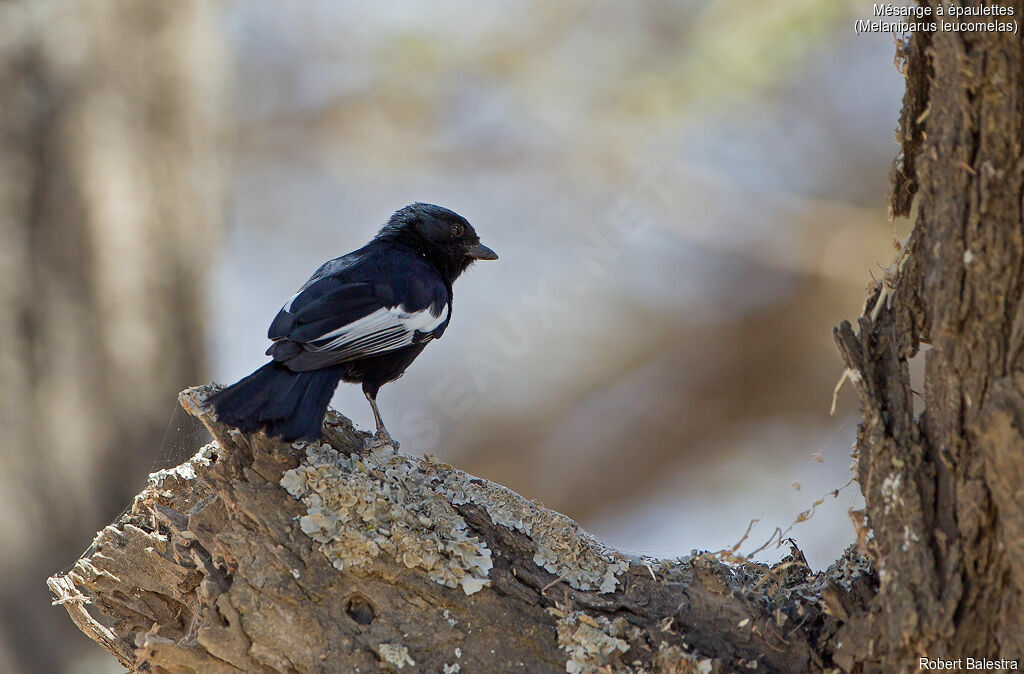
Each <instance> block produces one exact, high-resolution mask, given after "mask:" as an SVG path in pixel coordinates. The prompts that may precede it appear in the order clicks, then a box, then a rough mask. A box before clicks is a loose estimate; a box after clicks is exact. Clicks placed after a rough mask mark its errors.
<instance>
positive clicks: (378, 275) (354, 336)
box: [211, 203, 498, 441]
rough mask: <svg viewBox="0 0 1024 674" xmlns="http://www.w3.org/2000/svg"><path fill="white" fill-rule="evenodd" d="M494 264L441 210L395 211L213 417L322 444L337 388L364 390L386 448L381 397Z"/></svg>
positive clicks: (219, 397) (325, 282)
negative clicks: (477, 268)
mask: <svg viewBox="0 0 1024 674" xmlns="http://www.w3.org/2000/svg"><path fill="white" fill-rule="evenodd" d="M496 259H498V256H497V255H495V254H494V252H493V251H492V250H491V249H490V248H487V247H486V246H484V245H482V244H481V243H480V238H479V237H478V236H477V234H476V231H474V229H473V227H472V226H471V225H470V224H469V222H467V221H466V219H465V218H463V217H462V216H461V215H458V214H456V213H454V212H452V211H450V210H448V209H447V208H442V207H440V206H435V205H433V204H423V203H416V204H412V205H410V206H406V207H405V208H403V209H401V210H399V211H397V212H396V213H395V214H394V215H393V216H391V219H390V220H389V221H388V223H387V224H386V225H385V226H384V227H383V228H382V229H381V230H380V232H379V233H378V234H377V236H376V237H374V239H373V240H372V241H370V243H368V244H367V245H365V246H363V247H362V248H360V249H359V250H356V251H353V252H351V253H349V254H348V255H343V256H342V257H338V258H335V259H333V260H330V261H328V262H326V263H324V264H323V265H322V266H321V267H320V268H319V269H318V270H316V272H315V273H314V274H313V276H311V277H310V279H309V280H308V281H306V283H305V284H304V285H303V286H302V288H300V289H299V292H298V293H296V294H295V295H294V296H293V297H292V298H291V299H290V300H288V302H286V303H285V305H284V306H283V307H282V308H281V311H280V312H278V314H277V317H276V318H274V320H273V322H272V323H271V324H270V330H269V332H268V336H269V337H270V339H271V340H272V341H273V344H271V346H270V348H269V349H267V355H269V356H271V357H272V358H273V361H271V362H270V363H267V364H266V365H264V366H263V367H261V368H260V369H258V370H256V371H255V372H253V373H252V374H251V375H249V376H248V377H246V378H244V379H242V380H241V381H239V382H238V383H236V384H233V385H231V386H229V387H227V388H226V389H224V390H222V391H220V392H219V393H217V394H215V395H214V396H213V398H212V400H211V402H212V404H213V406H214V409H215V410H216V411H217V416H218V418H219V419H220V420H221V421H222V422H225V423H228V424H231V425H233V426H237V427H238V428H240V429H242V430H244V431H255V430H257V429H263V430H264V431H266V432H267V434H268V435H273V436H277V437H280V438H282V439H284V440H298V439H302V440H313V439H316V438H317V437H319V436H320V427H321V425H322V424H323V419H324V414H325V413H326V412H327V404H328V403H329V402H330V399H331V396H332V395H333V393H334V389H335V388H336V387H337V385H338V382H339V381H347V382H353V383H361V384H362V385H363V392H364V394H365V395H366V398H367V400H369V401H370V406H371V407H372V409H373V415H374V419H375V421H376V423H377V435H378V439H379V440H382V441H390V438H389V436H388V435H387V431H386V429H385V428H384V423H383V422H382V421H381V418H380V413H379V411H378V410H377V403H376V398H377V391H379V390H380V387H381V386H382V385H383V384H386V383H387V382H389V381H393V380H395V379H397V378H398V377H400V376H402V373H403V372H405V369H406V368H407V367H409V364H410V363H412V361H413V360H415V358H416V357H417V356H418V355H419V354H420V352H422V351H423V348H424V347H425V346H426V345H427V343H428V342H429V341H431V340H433V339H437V338H439V337H440V336H441V335H443V334H444V331H445V329H446V328H447V327H448V322H449V321H450V320H451V310H452V284H453V283H454V282H455V279H457V278H458V277H459V275H460V274H461V273H462V272H463V271H465V270H466V268H467V267H469V265H470V264H472V263H473V262H474V261H475V260H496Z"/></svg>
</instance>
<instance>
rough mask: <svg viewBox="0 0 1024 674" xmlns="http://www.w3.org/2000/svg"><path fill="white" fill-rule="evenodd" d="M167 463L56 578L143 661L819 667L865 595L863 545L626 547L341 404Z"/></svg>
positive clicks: (341, 667) (102, 637)
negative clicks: (310, 420) (306, 431)
mask: <svg viewBox="0 0 1024 674" xmlns="http://www.w3.org/2000/svg"><path fill="white" fill-rule="evenodd" d="M208 392H209V387H203V388H198V389H190V390H189V391H186V392H185V393H183V394H182V401H183V403H184V404H185V406H186V408H187V409H188V410H189V411H190V412H192V413H193V414H195V415H197V416H198V417H199V418H200V419H201V420H202V421H203V423H204V424H206V425H207V427H208V428H209V429H210V431H211V433H212V434H213V436H214V438H215V439H216V441H215V443H212V444H211V445H208V446H207V447H205V448H204V449H203V450H201V451H200V452H199V453H198V454H197V455H196V456H195V457H194V458H193V459H192V460H191V461H189V462H188V463H186V464H183V465H182V466H180V467H178V468H176V469H173V470H167V471H162V472H160V473H155V474H154V475H153V477H152V479H151V481H150V484H149V487H148V488H147V489H145V490H144V491H143V492H142V493H141V494H139V496H137V497H136V499H135V501H134V504H133V507H132V509H131V511H130V512H128V513H126V514H125V516H123V517H122V518H121V520H120V521H118V522H117V523H115V524H112V525H111V526H108V527H107V528H106V529H104V530H103V531H102V532H100V533H99V535H98V536H97V538H96V540H95V542H94V546H93V548H92V550H91V551H90V552H89V553H88V554H87V555H86V556H85V557H83V558H82V559H81V560H80V561H79V562H78V564H77V565H76V566H75V568H74V569H73V570H72V571H71V572H70V573H68V574H67V575H65V576H61V577H54V578H52V579H51V580H50V583H49V585H50V588H51V589H52V590H53V591H54V593H55V594H56V595H57V597H58V599H59V601H61V602H62V603H64V605H65V606H66V607H67V609H68V611H69V612H70V614H71V616H72V618H73V619H74V620H75V622H76V623H77V624H78V625H79V626H80V627H81V628H82V629H83V631H85V632H86V633H87V634H89V636H90V637H92V638H93V639H95V640H96V641H97V642H98V643H100V645H101V646H103V647H104V648H106V649H107V650H108V651H109V652H111V653H112V654H113V655H115V656H116V657H117V658H118V659H119V660H120V661H121V663H122V664H123V665H125V667H127V668H129V669H139V670H150V671H167V672H188V671H203V672H216V671H224V672H228V671H238V670H242V671H281V672H285V671H287V672H296V671H298V672H329V671H378V670H380V669H411V670H413V671H436V672H440V671H448V672H451V671H459V669H461V670H462V671H470V672H476V671H527V672H540V671H597V670H598V669H599V668H602V667H610V668H612V669H614V670H615V671H641V669H643V670H644V671H664V672H683V671H693V672H698V671H703V672H710V671H735V670H737V669H741V668H743V667H748V666H749V667H754V666H755V665H754V663H757V665H756V666H757V668H758V671H786V672H804V671H820V670H821V669H822V667H823V666H824V665H825V664H826V661H827V660H828V659H829V648H828V646H827V645H826V644H828V643H830V639H831V636H832V635H833V634H834V632H835V630H836V628H837V626H838V624H839V621H838V619H837V618H836V617H835V615H829V614H828V612H826V609H825V607H826V606H830V607H831V608H830V611H831V612H832V613H833V614H838V615H843V614H844V613H845V612H847V611H848V610H852V608H853V607H854V606H855V605H857V604H858V603H859V602H860V603H862V602H863V601H864V600H866V598H867V597H868V596H869V595H870V594H871V582H872V580H871V575H870V573H869V572H868V570H867V566H866V564H865V562H863V560H860V559H859V558H857V557H856V555H854V554H853V552H852V551H851V553H850V554H849V555H848V556H846V557H844V558H843V559H841V560H840V561H839V562H837V564H836V565H835V566H834V567H833V568H832V569H830V570H829V571H827V572H822V573H817V574H815V573H811V572H810V570H809V569H808V568H807V567H806V565H805V564H803V563H802V561H800V559H801V558H800V556H799V553H795V555H796V556H795V557H794V558H792V559H789V560H787V561H786V562H784V563H782V564H781V565H779V566H777V567H776V568H775V569H774V570H772V569H769V568H768V567H766V566H763V565H757V564H751V563H741V564H738V565H726V564H723V563H722V562H720V561H719V560H718V559H717V558H716V557H715V556H713V555H697V556H694V557H691V558H687V559H681V560H655V559H640V558H631V557H626V556H623V555H622V554H620V553H618V552H616V551H614V550H610V549H607V548H605V547H604V546H602V545H601V544H600V543H598V542H596V541H594V540H593V539H591V538H590V537H589V536H588V535H587V534H586V533H585V532H583V531H582V530H580V529H579V527H578V526H577V525H576V524H575V523H574V522H572V521H571V520H569V519H568V518H566V517H564V516H562V515H559V514H557V513H554V512H552V511H549V510H547V509H545V508H543V507H542V506H540V505H538V504H536V503H533V502H530V501H528V500H526V499H524V498H522V497H521V496H519V495H518V494H515V493H513V492H511V491H509V490H507V489H505V488H504V487H500V486H498V485H495V484H493V483H490V482H487V481H486V480H482V479H479V478H475V477H472V476H470V475H467V474H465V473H463V472H461V471H458V470H456V469H454V468H452V467H451V466H448V465H445V464H440V463H437V462H434V461H431V460H430V459H416V458H413V457H410V456H405V455H403V454H400V453H396V452H395V451H394V450H393V449H392V448H391V447H388V446H386V447H384V448H381V449H377V450H372V451H371V450H364V449H363V447H364V440H365V438H367V437H368V436H367V435H366V434H364V433H360V432H356V431H355V430H353V428H352V425H351V423H350V422H349V421H348V420H347V419H345V418H344V417H342V416H340V415H338V414H336V413H334V412H332V413H331V414H330V415H329V416H328V420H327V423H326V425H325V430H324V435H323V437H322V439H321V442H319V443H313V444H309V445H306V444H305V443H296V444H295V445H289V444H284V443H281V442H279V441H276V440H273V439H268V438H267V437H266V436H264V435H263V434H256V435H251V436H247V435H243V434H240V433H239V432H238V431H237V430H234V429H231V428H229V427H226V426H223V425H221V424H219V423H217V422H216V420H215V419H214V418H213V417H211V414H210V412H208V411H207V410H206V409H204V407H203V400H204V399H205V397H206V395H207V394H208Z"/></svg>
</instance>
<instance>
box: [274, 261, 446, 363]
mask: <svg viewBox="0 0 1024 674" xmlns="http://www.w3.org/2000/svg"><path fill="white" fill-rule="evenodd" d="M448 313H449V309H448V302H447V292H446V290H445V286H444V284H443V282H442V281H441V280H440V278H437V279H434V278H433V277H426V278H417V277H415V276H414V275H413V276H411V277H410V276H409V275H405V276H402V277H400V278H393V279H392V282H391V283H388V282H386V281H385V282H377V283H374V282H368V281H362V282H349V281H346V280H345V279H344V278H343V277H337V276H326V277H322V278H320V279H318V280H315V281H314V282H312V283H310V284H308V285H306V286H305V287H304V288H303V289H302V290H301V291H300V292H299V293H298V294H297V295H295V296H294V297H292V298H291V299H290V300H288V302H287V303H286V304H285V305H284V307H282V308H281V311H280V312H278V314H277V317H276V318H275V319H274V321H273V323H271V325H270V330H269V332H268V336H269V337H270V339H272V340H274V344H273V345H271V347H270V349H268V351H267V353H268V354H269V355H271V356H273V357H274V359H275V360H278V361H282V362H284V363H285V364H287V365H288V367H289V368H291V369H292V370H296V371H307V370H315V369H319V368H322V367H329V366H331V365H337V364H339V363H343V362H346V361H350V360H356V359H360V358H367V357H369V356H375V355H379V354H382V353H386V352H388V351H394V350H395V349H400V348H403V347H406V346H409V345H411V344H414V343H422V342H424V341H427V340H429V339H432V338H433V337H434V336H435V332H436V331H438V330H439V328H442V326H444V325H446V324H447V320H448Z"/></svg>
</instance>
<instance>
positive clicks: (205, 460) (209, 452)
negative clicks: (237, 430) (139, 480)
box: [146, 442, 220, 489]
mask: <svg viewBox="0 0 1024 674" xmlns="http://www.w3.org/2000/svg"><path fill="white" fill-rule="evenodd" d="M219 449H220V447H219V446H218V445H217V443H216V442H211V443H209V444H207V445H205V446H203V447H202V448H201V449H200V450H199V451H198V452H196V453H195V455H194V456H192V457H191V458H189V460H188V461H186V462H184V463H182V464H180V465H177V466H175V467H173V468H165V469H163V470H158V471H154V472H152V473H150V474H149V478H148V480H147V484H146V489H161V488H163V487H164V483H165V482H166V481H167V480H168V479H171V478H177V479H179V480H185V481H188V480H194V479H196V468H205V467H207V466H209V465H210V463H211V461H212V458H211V457H212V456H213V455H214V454H215V453H216V452H217V450H219Z"/></svg>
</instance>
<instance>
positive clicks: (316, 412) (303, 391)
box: [210, 361, 341, 442]
mask: <svg viewBox="0 0 1024 674" xmlns="http://www.w3.org/2000/svg"><path fill="white" fill-rule="evenodd" d="M339 381H341V369H340V368H337V367H332V368H325V369H322V370H314V371H312V372H293V371H291V370H289V369H288V368H287V367H286V366H284V365H282V364H281V363H278V362H276V361H275V362H271V363H267V364H266V365H264V366H263V367H261V368H260V369H258V370H256V371H255V372H253V373H252V374H251V375H249V376H248V377H246V378H245V379H242V380H241V381H239V382H238V383H236V384H232V385H231V386H229V387H227V388H226V389H224V390H222V391H220V392H218V393H216V394H214V395H213V397H212V398H211V399H210V402H211V403H212V404H213V407H214V409H215V410H216V412H217V419H218V420H220V421H221V422H223V423H226V424H229V425H231V426H235V427H237V428H239V429H240V430H242V431H245V432H247V433H251V432H253V431H256V430H257V429H263V430H264V431H265V432H266V434H267V435H273V436H276V437H279V438H281V439H282V440H285V441H288V442H290V441H293V440H316V439H317V438H319V437H320V428H321V426H322V425H323V422H324V415H325V414H326V413H327V404H328V403H329V402H330V401H331V396H332V395H334V389H335V388H337V386H338V382H339Z"/></svg>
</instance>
